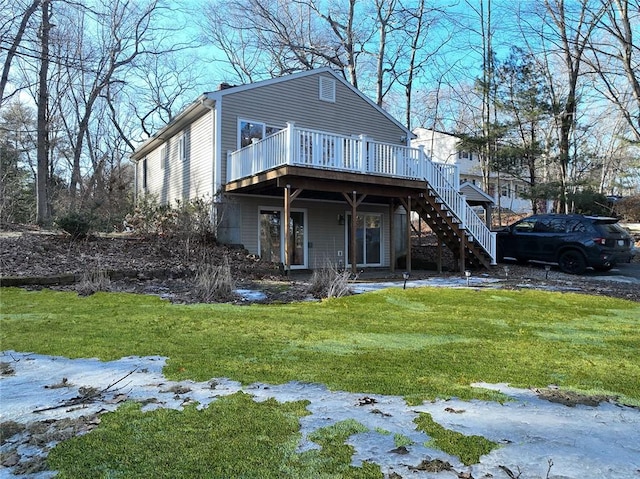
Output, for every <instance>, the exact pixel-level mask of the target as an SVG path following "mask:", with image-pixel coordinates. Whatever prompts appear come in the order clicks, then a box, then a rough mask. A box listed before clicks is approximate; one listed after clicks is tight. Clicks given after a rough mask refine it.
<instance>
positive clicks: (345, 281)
mask: <svg viewBox="0 0 640 479" xmlns="http://www.w3.org/2000/svg"><path fill="white" fill-rule="evenodd" d="M350 277H351V273H350V272H349V271H347V270H340V269H338V267H337V266H336V265H335V264H334V263H331V262H330V261H326V262H325V265H324V266H323V267H322V268H320V269H317V270H315V271H314V272H313V274H312V275H311V280H310V284H309V293H311V294H312V295H313V296H315V297H316V298H339V297H342V296H348V295H350V294H351V289H350V288H349V278H350Z"/></svg>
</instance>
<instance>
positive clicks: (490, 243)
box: [421, 149, 497, 265]
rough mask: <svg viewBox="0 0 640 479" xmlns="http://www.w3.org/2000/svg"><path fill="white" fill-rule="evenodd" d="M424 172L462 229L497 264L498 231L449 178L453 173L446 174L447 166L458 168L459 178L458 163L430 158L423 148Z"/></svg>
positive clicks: (433, 189)
mask: <svg viewBox="0 0 640 479" xmlns="http://www.w3.org/2000/svg"><path fill="white" fill-rule="evenodd" d="M421 153H422V155H423V164H424V173H425V180H426V182H427V187H428V188H430V189H431V190H432V191H433V192H434V193H436V194H437V196H438V197H439V199H440V200H441V201H442V202H443V204H444V205H445V206H446V207H447V209H448V210H449V211H450V212H451V214H452V215H453V216H454V217H455V218H456V220H457V222H458V223H459V226H460V228H461V229H463V230H466V231H467V232H468V233H469V235H470V236H471V238H472V239H473V240H474V241H475V242H476V243H477V244H478V245H479V246H480V247H481V248H482V249H484V250H485V252H486V253H487V254H488V255H489V257H490V258H491V264H492V265H495V264H496V256H497V255H496V233H494V232H492V231H491V229H490V228H489V227H488V226H487V225H486V224H485V223H484V221H482V219H481V218H480V217H479V216H478V215H477V213H476V212H475V211H474V210H473V208H471V206H469V203H467V201H466V198H465V196H464V195H462V194H460V191H459V189H458V188H457V187H456V186H454V184H453V183H452V182H451V181H449V180H448V178H447V177H451V175H447V174H444V172H443V171H442V170H443V169H445V168H451V167H455V168H456V170H457V171H456V173H455V175H454V178H456V177H457V178H459V167H458V165H444V164H443V163H438V162H434V161H433V160H431V158H429V157H428V156H427V155H426V154H425V152H424V150H423V149H421Z"/></svg>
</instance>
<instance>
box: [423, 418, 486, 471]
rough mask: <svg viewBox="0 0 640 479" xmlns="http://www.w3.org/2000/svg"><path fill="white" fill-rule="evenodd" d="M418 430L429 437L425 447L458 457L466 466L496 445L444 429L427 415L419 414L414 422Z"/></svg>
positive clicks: (483, 439)
mask: <svg viewBox="0 0 640 479" xmlns="http://www.w3.org/2000/svg"><path fill="white" fill-rule="evenodd" d="M414 422H415V423H416V424H417V426H418V429H419V430H421V431H424V432H425V433H426V434H428V435H429V436H431V440H430V441H429V442H428V443H427V444H426V446H427V447H433V448H435V449H440V450H441V451H444V452H446V453H447V454H451V455H453V456H458V457H459V458H460V461H462V463H463V464H464V465H466V466H470V465H471V464H476V463H478V462H480V456H483V455H485V454H489V453H490V452H491V451H492V450H493V449H495V448H496V447H498V444H497V443H495V442H492V441H489V440H488V439H485V438H484V437H482V436H465V435H464V434H461V433H459V432H456V431H452V430H450V429H445V428H444V427H442V426H441V425H440V424H438V423H437V422H435V421H434V420H433V418H432V417H431V414H429V413H421V414H420V416H418V417H417V418H416V420H415V421H414Z"/></svg>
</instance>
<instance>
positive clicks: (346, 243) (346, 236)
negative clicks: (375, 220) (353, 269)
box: [344, 211, 385, 268]
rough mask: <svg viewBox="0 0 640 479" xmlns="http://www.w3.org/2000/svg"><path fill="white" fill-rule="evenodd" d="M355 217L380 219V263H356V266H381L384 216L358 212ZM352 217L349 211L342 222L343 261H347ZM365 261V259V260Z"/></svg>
mask: <svg viewBox="0 0 640 479" xmlns="http://www.w3.org/2000/svg"><path fill="white" fill-rule="evenodd" d="M357 215H365V216H379V217H380V262H379V263H358V264H357V265H356V266H360V267H367V268H369V267H377V266H382V265H383V264H384V261H385V254H384V253H385V249H384V241H385V237H384V235H385V229H384V218H385V215H384V214H383V213H377V212H374V211H358V213H357ZM351 216H352V212H351V211H346V212H345V216H344V217H345V222H344V248H345V249H344V250H345V251H346V252H347V254H346V255H345V261H347V260H349V253H348V251H349V234H350V231H349V220H348V218H350V217H351ZM365 259H366V258H365Z"/></svg>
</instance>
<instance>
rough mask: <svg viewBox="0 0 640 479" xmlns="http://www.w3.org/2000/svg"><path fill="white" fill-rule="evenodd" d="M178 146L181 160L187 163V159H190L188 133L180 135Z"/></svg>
mask: <svg viewBox="0 0 640 479" xmlns="http://www.w3.org/2000/svg"><path fill="white" fill-rule="evenodd" d="M178 145H179V152H180V160H182V161H187V158H188V157H189V135H188V134H187V133H183V134H182V135H180V139H179V140H178Z"/></svg>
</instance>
